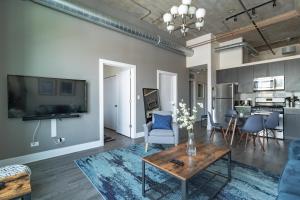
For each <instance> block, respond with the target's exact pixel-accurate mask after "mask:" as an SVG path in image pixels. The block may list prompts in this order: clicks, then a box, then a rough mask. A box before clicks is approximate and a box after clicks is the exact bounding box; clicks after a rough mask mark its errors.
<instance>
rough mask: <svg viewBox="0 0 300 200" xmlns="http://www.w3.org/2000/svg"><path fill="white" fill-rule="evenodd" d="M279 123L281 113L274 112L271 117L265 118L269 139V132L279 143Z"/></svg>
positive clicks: (266, 132)
mask: <svg viewBox="0 0 300 200" xmlns="http://www.w3.org/2000/svg"><path fill="white" fill-rule="evenodd" d="M278 125H279V113H278V112H273V113H271V114H270V115H269V117H268V118H267V119H266V120H265V134H266V137H267V140H268V138H269V137H268V136H269V132H271V133H272V134H273V138H274V139H275V140H276V142H277V143H278V140H277V139H276V133H275V130H276V127H277V126H278Z"/></svg>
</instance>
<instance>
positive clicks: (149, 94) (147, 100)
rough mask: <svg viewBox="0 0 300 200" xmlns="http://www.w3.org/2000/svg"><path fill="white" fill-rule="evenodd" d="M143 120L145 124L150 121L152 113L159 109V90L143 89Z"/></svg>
mask: <svg viewBox="0 0 300 200" xmlns="http://www.w3.org/2000/svg"><path fill="white" fill-rule="evenodd" d="M143 97H144V107H145V119H146V123H148V122H151V121H152V113H153V111H157V110H159V109H160V102H159V90H158V89H152V88H143Z"/></svg>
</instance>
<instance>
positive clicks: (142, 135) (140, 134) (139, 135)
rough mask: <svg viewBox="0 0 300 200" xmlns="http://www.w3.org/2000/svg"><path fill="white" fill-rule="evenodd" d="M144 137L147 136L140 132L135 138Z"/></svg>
mask: <svg viewBox="0 0 300 200" xmlns="http://www.w3.org/2000/svg"><path fill="white" fill-rule="evenodd" d="M144 136H145V134H144V132H139V133H136V135H135V138H140V137H144Z"/></svg>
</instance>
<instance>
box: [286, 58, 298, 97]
mask: <svg viewBox="0 0 300 200" xmlns="http://www.w3.org/2000/svg"><path fill="white" fill-rule="evenodd" d="M284 74H285V90H286V91H292V92H293V91H300V59H295V60H288V61H285V66H284Z"/></svg>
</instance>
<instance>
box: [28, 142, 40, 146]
mask: <svg viewBox="0 0 300 200" xmlns="http://www.w3.org/2000/svg"><path fill="white" fill-rule="evenodd" d="M30 146H31V147H38V146H40V143H39V142H31V143H30Z"/></svg>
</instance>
